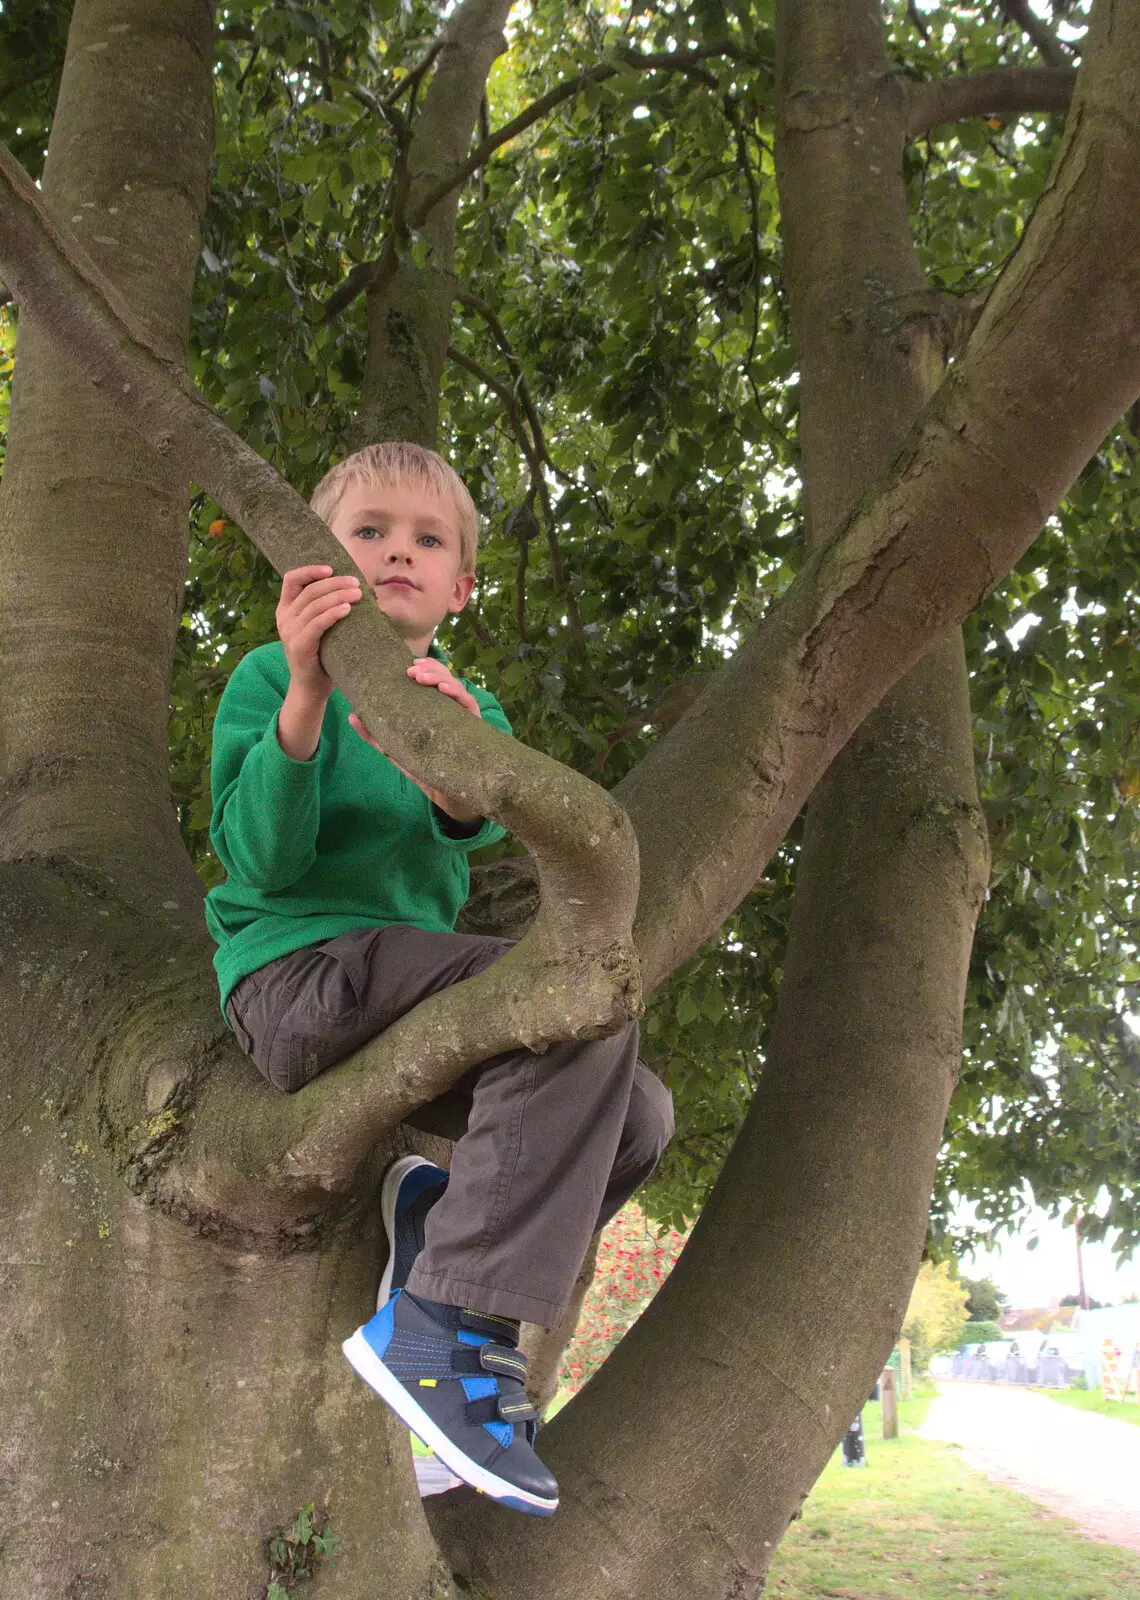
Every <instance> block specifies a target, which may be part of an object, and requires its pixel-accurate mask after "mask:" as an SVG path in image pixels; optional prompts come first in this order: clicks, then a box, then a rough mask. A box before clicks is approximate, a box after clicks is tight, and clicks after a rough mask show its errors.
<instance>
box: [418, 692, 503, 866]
mask: <svg viewBox="0 0 1140 1600" xmlns="http://www.w3.org/2000/svg"><path fill="white" fill-rule="evenodd" d="M460 681H461V682H462V684H463V687H464V688H465V689H468V690H470V692H471V693H472V694H473V695H474V696H475V698H476V700H477V701H478V702H479V712H480V715H481V716H482V718H483V721H484V722H488V723H490V725H491V727H492V728H498V729H499V731H500V732H501V733H510V732H511V731H512V730H511V725H510V723H509V722H508V721H507V714H506V712H505V711H504V710H503V708H502V706H501V705H500V704H499V702H498V701H497V700H496V699H495V697H494V695H493V694H491V692H490V691H489V690H488V689H480V688H479V687H478V685H476V684H474V683H469V682H468V681H467V679H466V678H463V679H461V680H460ZM429 809H430V814H431V831H432V834H433V836H434V837H435V841H436V843H437V844H439V845H442V846H443V848H444V849H445V850H458V851H460V852H462V854H464V855H469V854H470V853H471V851H472V850H483V849H485V848H486V846H487V845H489V844H494V843H495V841H496V840H497V839H503V838H505V837H506V832H507V830H506V829H505V828H503V827H500V826H499V824H498V823H497V822H492V821H491V819H490V818H489V817H484V819H483V825H482V827H481V828H480V829H479V831H478V832H477V833H472V834H469V835H466V836H464V835H462V834H461V835H460V836H459V837H458V838H457V837H456V836H455V835H454V834H450V833H445V832H444V824H443V814H442V813H441V812H440V811H439V809H438V808H437V807H436V806H434V805H433V806H431V807H430V808H429Z"/></svg>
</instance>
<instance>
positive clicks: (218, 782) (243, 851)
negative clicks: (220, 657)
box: [210, 651, 321, 890]
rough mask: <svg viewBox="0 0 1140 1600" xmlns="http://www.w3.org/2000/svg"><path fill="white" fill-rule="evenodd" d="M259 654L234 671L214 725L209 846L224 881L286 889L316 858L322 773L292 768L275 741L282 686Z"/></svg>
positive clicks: (305, 765)
mask: <svg viewBox="0 0 1140 1600" xmlns="http://www.w3.org/2000/svg"><path fill="white" fill-rule="evenodd" d="M258 657H259V652H258V651H251V653H250V654H249V655H248V656H246V657H245V658H244V659H243V660H242V661H240V662H239V663H238V665H237V666H236V667H235V668H234V671H233V675H232V677H231V678H230V681H229V683H228V684H227V685H226V688H225V692H224V694H223V695H222V698H221V703H220V704H219V706H218V715H217V718H216V720H215V722H214V749H213V756H212V759H211V764H210V787H211V791H212V794H213V800H214V813H213V819H212V821H211V824H210V842H211V844H212V845H213V846H214V849H215V850H216V851H217V853H218V859H219V860H220V861H221V863H222V865H223V867H225V869H226V872H227V874H228V875H229V877H230V878H234V879H237V881H238V882H240V883H243V884H246V885H248V886H249V887H250V888H253V889H261V890H274V889H287V888H288V887H289V886H290V884H293V883H296V881H297V879H298V878H300V877H303V875H304V874H305V873H306V872H307V871H308V870H309V868H310V867H311V866H312V864H313V862H314V861H315V860H316V856H317V829H318V826H319V822H320V809H321V806H320V800H321V794H320V769H319V766H318V763H317V761H316V759H315V755H314V758H313V759H312V760H309V761H294V759H293V757H292V756H287V755H286V754H285V752H284V750H282V748H281V746H280V744H279V743H278V741H277V713H278V712H279V711H280V709H281V706H282V703H283V702H284V699H285V687H286V686H285V685H282V684H281V683H280V682H279V681H277V674H275V673H273V672H272V671H271V670H270V669H269V668H268V667H267V664H266V663H265V661H264V659H261V660H259V659H258Z"/></svg>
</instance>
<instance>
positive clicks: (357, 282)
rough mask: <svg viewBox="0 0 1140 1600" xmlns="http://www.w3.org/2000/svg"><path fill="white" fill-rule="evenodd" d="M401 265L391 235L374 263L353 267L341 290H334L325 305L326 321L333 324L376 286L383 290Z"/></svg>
mask: <svg viewBox="0 0 1140 1600" xmlns="http://www.w3.org/2000/svg"><path fill="white" fill-rule="evenodd" d="M399 265H400V257H399V254H398V253H397V250H396V246H395V242H394V240H393V239H392V237H391V235H389V237H388V238H387V239H386V240H385V241H384V248H383V251H382V252H381V254H380V255H379V256H378V257H376V259H375V260H373V261H364V262H361V264H360V265H359V266H357V267H353V269H352V271H351V272H350V273H349V275H348V277H347V278H346V279H345V280H344V282H343V283H342V284H341V286H340V288H339V289H334V290H333V292H332V294H331V295H330V296H329V298H328V301H327V303H326V305H325V315H324V320H325V321H326V322H331V321H332V320H333V318H334V317H339V316H340V314H341V312H342V311H344V310H346V309H347V307H348V306H350V305H351V304H352V302H353V301H354V300H355V299H356V297H357V295H361V294H363V293H364V291H365V290H366V289H371V288H372V287H373V286H374V285H376V286H378V287H380V288H383V286H384V285H385V284H386V283H388V282H389V281H390V280H391V279H392V278H394V277H395V275H396V269H397V267H398V266H399Z"/></svg>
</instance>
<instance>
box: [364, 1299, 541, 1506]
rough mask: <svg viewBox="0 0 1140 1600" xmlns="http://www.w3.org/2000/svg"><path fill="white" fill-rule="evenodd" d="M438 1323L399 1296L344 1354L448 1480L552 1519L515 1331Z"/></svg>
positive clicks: (468, 1318)
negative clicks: (432, 1456) (449, 1476)
mask: <svg viewBox="0 0 1140 1600" xmlns="http://www.w3.org/2000/svg"><path fill="white" fill-rule="evenodd" d="M437 1309H438V1311H439V1312H440V1313H442V1314H443V1315H445V1316H450V1317H451V1318H452V1319H453V1322H454V1326H452V1327H449V1326H447V1325H446V1324H445V1323H444V1321H442V1320H440V1318H439V1317H433V1316H430V1315H429V1314H428V1312H427V1311H426V1310H425V1309H424V1306H423V1303H422V1302H420V1301H419V1300H418V1299H417V1298H416V1297H415V1296H412V1295H409V1294H407V1293H406V1292H404V1291H403V1290H400V1289H397V1290H396V1291H395V1293H394V1294H393V1295H392V1298H391V1299H390V1300H389V1301H388V1303H387V1305H385V1306H384V1307H383V1309H382V1310H380V1311H378V1312H377V1313H376V1315H375V1316H374V1317H373V1318H372V1320H371V1322H366V1323H365V1324H364V1326H363V1327H362V1328H358V1329H357V1330H356V1332H355V1333H354V1334H353V1335H352V1337H351V1338H349V1339H346V1340H345V1341H344V1344H343V1346H342V1348H343V1350H344V1353H345V1356H346V1357H347V1358H348V1360H349V1362H350V1363H351V1364H352V1366H353V1367H354V1368H355V1369H356V1371H357V1372H358V1373H359V1374H360V1376H361V1377H362V1378H363V1379H364V1381H365V1383H367V1384H368V1385H369V1387H370V1388H372V1389H375V1391H376V1393H377V1394H378V1395H379V1396H380V1398H381V1400H383V1401H385V1402H386V1403H387V1404H388V1405H389V1406H391V1408H392V1410H393V1411H394V1412H395V1413H396V1415H397V1416H398V1417H399V1418H400V1419H401V1421H403V1422H404V1423H405V1424H406V1425H407V1426H408V1427H409V1428H410V1429H411V1431H412V1432H413V1433H414V1434H415V1435H416V1437H417V1438H418V1439H420V1440H422V1442H423V1443H424V1444H425V1445H427V1447H428V1449H429V1450H432V1451H434V1452H435V1455H436V1456H437V1458H438V1459H439V1460H440V1461H441V1462H442V1463H443V1465H444V1466H445V1467H447V1468H448V1470H449V1471H451V1472H453V1473H454V1474H455V1476H456V1477H457V1478H459V1479H461V1480H462V1482H463V1483H468V1484H470V1485H471V1487H472V1488H473V1489H477V1490H478V1491H479V1492H480V1494H486V1495H490V1497H491V1498H492V1499H494V1500H497V1501H498V1502H499V1504H500V1505H503V1506H509V1507H511V1508H512V1509H513V1510H515V1511H525V1512H527V1513H529V1515H531V1516H535V1517H548V1516H550V1515H551V1513H552V1512H553V1511H555V1510H556V1509H557V1506H558V1485H557V1483H556V1482H555V1481H554V1478H553V1477H552V1475H551V1474H550V1473H549V1472H548V1471H547V1470H546V1468H545V1467H544V1466H543V1464H542V1462H541V1461H540V1460H539V1459H538V1457H537V1456H536V1455H535V1453H534V1437H535V1434H536V1432H537V1429H538V1419H537V1418H536V1416H535V1414H534V1410H533V1408H532V1406H531V1404H530V1401H529V1400H528V1399H527V1397H526V1392H525V1390H524V1388H523V1379H524V1377H525V1375H526V1357H525V1356H521V1355H520V1354H519V1352H518V1350H517V1348H516V1344H517V1340H518V1323H517V1322H512V1321H510V1319H509V1318H507V1317H495V1316H485V1315H483V1314H482V1313H480V1312H478V1311H464V1310H462V1309H460V1308H459V1307H450V1306H448V1307H444V1306H440V1307H438V1308H437Z"/></svg>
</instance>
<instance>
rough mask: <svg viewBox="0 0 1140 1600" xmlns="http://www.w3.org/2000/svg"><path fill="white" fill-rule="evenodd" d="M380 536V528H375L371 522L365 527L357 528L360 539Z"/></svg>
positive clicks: (357, 535)
mask: <svg viewBox="0 0 1140 1600" xmlns="http://www.w3.org/2000/svg"><path fill="white" fill-rule="evenodd" d="M379 536H380V530H379V528H374V527H373V526H372V525H371V523H369V524H367V525H366V526H365V527H363V528H357V530H356V537H357V538H358V539H376V538H379Z"/></svg>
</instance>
